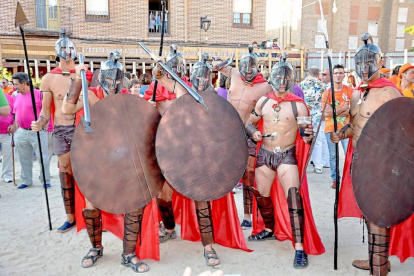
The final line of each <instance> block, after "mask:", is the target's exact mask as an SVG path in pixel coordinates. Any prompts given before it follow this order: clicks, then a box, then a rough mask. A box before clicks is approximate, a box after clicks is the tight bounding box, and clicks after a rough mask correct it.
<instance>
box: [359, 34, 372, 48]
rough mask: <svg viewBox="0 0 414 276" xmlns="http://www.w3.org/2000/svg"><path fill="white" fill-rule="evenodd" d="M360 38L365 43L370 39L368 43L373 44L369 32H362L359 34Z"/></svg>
mask: <svg viewBox="0 0 414 276" xmlns="http://www.w3.org/2000/svg"><path fill="white" fill-rule="evenodd" d="M361 40H362V41H364V44H365V45H367V44H368V43H369V42H368V41H369V40H370V41H371V43H369V44H374V39H373V38H372V35H371V34H370V33H364V34H362V35H361Z"/></svg>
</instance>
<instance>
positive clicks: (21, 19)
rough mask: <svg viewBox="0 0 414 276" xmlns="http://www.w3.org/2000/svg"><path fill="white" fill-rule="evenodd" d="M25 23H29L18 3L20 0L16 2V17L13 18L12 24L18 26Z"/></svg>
mask: <svg viewBox="0 0 414 276" xmlns="http://www.w3.org/2000/svg"><path fill="white" fill-rule="evenodd" d="M27 23H29V20H27V17H26V14H24V11H23V8H22V5H21V4H20V2H17V8H16V17H15V18H14V26H15V27H20V26H22V25H25V24H27Z"/></svg>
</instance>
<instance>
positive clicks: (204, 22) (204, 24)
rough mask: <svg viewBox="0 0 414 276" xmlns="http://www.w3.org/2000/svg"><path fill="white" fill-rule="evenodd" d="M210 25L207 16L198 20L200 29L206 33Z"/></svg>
mask: <svg viewBox="0 0 414 276" xmlns="http://www.w3.org/2000/svg"><path fill="white" fill-rule="evenodd" d="M210 25H211V20H210V19H208V18H207V16H205V17H201V18H200V29H202V30H204V31H206V32H207V31H208V29H209V28H210Z"/></svg>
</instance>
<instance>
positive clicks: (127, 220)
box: [124, 208, 144, 255]
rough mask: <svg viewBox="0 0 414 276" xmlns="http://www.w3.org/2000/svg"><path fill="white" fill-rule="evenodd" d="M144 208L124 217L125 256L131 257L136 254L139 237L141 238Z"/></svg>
mask: <svg viewBox="0 0 414 276" xmlns="http://www.w3.org/2000/svg"><path fill="white" fill-rule="evenodd" d="M143 214H144V208H142V209H140V210H138V211H135V212H132V213H127V214H125V216H124V254H125V255H129V254H132V253H134V252H135V248H136V245H137V241H138V237H139V238H141V236H140V235H141V224H142V216H143ZM140 240H141V239H140Z"/></svg>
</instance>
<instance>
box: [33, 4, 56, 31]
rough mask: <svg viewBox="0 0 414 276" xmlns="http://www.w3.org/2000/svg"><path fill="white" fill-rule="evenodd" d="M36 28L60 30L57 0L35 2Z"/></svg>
mask: <svg viewBox="0 0 414 276" xmlns="http://www.w3.org/2000/svg"><path fill="white" fill-rule="evenodd" d="M35 13H36V28H38V29H46V30H56V31H57V30H60V18H59V16H60V9H59V6H58V1H57V0H49V1H47V0H36V1H35Z"/></svg>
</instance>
